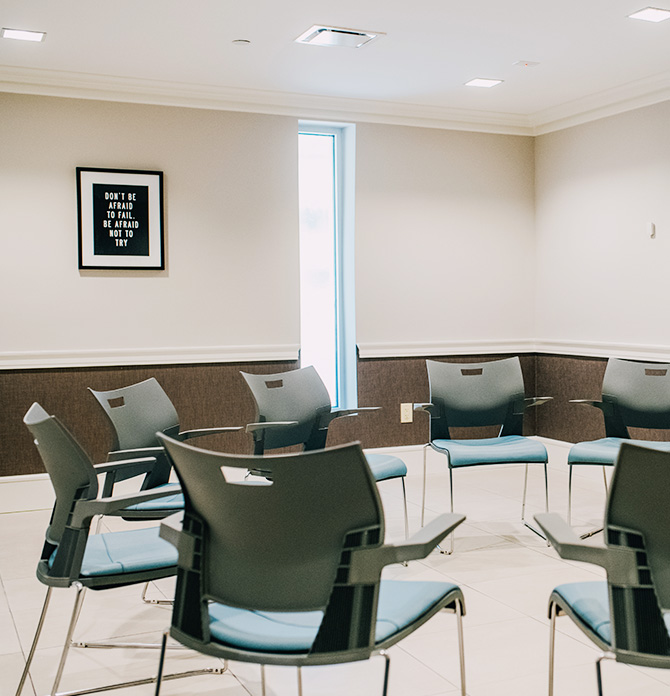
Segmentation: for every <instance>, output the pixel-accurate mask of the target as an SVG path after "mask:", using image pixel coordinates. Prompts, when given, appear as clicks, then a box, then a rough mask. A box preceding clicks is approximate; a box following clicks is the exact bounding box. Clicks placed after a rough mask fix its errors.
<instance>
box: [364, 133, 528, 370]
mask: <svg viewBox="0 0 670 696" xmlns="http://www.w3.org/2000/svg"><path fill="white" fill-rule="evenodd" d="M533 148H534V146H533V139H532V138H529V137H520V136H503V135H490V134H482V133H463V132H456V131H445V130H432V129H426V128H403V127H395V126H383V125H371V124H360V125H358V127H357V133H356V151H357V161H356V318H357V340H358V344H359V346H360V350H361V355H362V356H363V357H376V356H397V355H428V356H430V355H432V354H435V353H438V354H448V353H449V352H451V351H453V350H454V348H455V347H456V345H459V346H462V350H461V352H463V353H466V354H467V353H470V352H472V350H473V348H475V349H477V348H478V347H480V346H481V347H483V351H482V352H488V353H492V352H497V351H496V345H495V344H508V343H510V342H512V343H515V344H516V345H515V346H513V347H512V350H515V349H516V350H518V349H519V348H518V346H519V345H523V347H526V346H527V342H528V340H529V339H531V338H532V337H533V336H534V326H533V322H534V317H533V308H534V299H533V287H534V283H535V239H534V204H533V200H534V191H533V185H534V184H533ZM492 344H493V345H492ZM522 349H523V348H522Z"/></svg>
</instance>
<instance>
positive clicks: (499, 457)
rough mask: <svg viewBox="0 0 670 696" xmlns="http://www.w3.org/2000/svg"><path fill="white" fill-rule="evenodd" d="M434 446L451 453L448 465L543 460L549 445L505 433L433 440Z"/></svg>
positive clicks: (538, 461) (520, 462)
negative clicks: (465, 438)
mask: <svg viewBox="0 0 670 696" xmlns="http://www.w3.org/2000/svg"><path fill="white" fill-rule="evenodd" d="M431 446H432V447H433V448H434V449H436V450H437V451H439V452H443V453H445V454H447V455H448V457H449V465H450V466H452V467H458V466H476V465H477V464H497V463H500V462H504V463H506V464H509V463H519V464H525V463H535V462H537V463H540V464H543V463H545V462H546V461H547V449H546V447H545V446H544V445H543V444H542V443H541V442H536V441H535V440H529V439H528V438H526V437H523V436H522V435H506V436H503V437H490V438H483V439H475V440H433V441H432V442H431Z"/></svg>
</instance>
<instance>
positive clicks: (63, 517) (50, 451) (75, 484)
mask: <svg viewBox="0 0 670 696" xmlns="http://www.w3.org/2000/svg"><path fill="white" fill-rule="evenodd" d="M23 422H24V423H25V424H26V426H27V427H28V430H29V431H30V433H31V434H32V436H33V438H34V439H35V445H36V446H37V450H38V451H39V453H40V457H41V458H42V461H43V462H44V467H45V468H46V470H47V473H48V474H49V478H50V479H51V484H52V486H53V488H54V492H55V494H56V502H55V504H54V509H53V513H52V517H51V521H50V524H49V529H48V530H47V535H46V536H47V541H48V542H50V543H51V544H54V545H57V544H58V543H59V542H60V541H61V538H62V536H63V532H64V530H65V528H66V526H67V523H68V518H69V516H70V513H71V512H72V508H73V506H74V503H75V502H76V501H77V500H82V499H86V500H92V499H94V498H96V497H97V495H98V479H97V476H96V473H95V469H94V468H93V463H92V462H91V459H90V458H89V456H88V455H87V454H86V452H84V450H83V449H82V448H81V446H80V445H79V443H78V442H77V441H76V440H75V439H74V437H73V436H72V434H71V433H70V431H69V430H68V429H67V428H66V427H65V426H64V425H63V424H62V423H61V422H60V421H59V420H58V419H57V418H56V417H55V416H50V415H49V414H48V413H47V412H46V411H45V410H44V409H43V408H42V407H41V406H40V405H39V404H38V403H34V404H33V405H32V406H31V407H30V409H29V410H28V412H27V413H26V415H25V417H24V418H23Z"/></svg>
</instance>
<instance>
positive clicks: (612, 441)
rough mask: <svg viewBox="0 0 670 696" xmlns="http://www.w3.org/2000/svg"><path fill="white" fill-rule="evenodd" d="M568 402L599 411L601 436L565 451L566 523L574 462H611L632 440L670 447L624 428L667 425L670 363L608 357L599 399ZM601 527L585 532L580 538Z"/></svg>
mask: <svg viewBox="0 0 670 696" xmlns="http://www.w3.org/2000/svg"><path fill="white" fill-rule="evenodd" d="M570 403H573V404H585V405H587V406H594V407H595V408H598V409H600V411H602V414H603V417H604V420H605V437H604V438H601V439H599V440H591V441H588V442H578V443H577V444H576V445H573V447H571V448H570V452H569V453H568V467H569V473H568V524H571V522H572V468H573V467H574V466H578V465H585V466H602V467H603V480H604V481H605V489H606V490H607V478H606V476H605V467H606V466H613V465H614V462H615V461H616V458H617V455H618V454H619V448H620V447H621V443H622V442H625V441H627V440H628V441H630V442H636V443H639V444H640V445H644V446H647V447H652V448H654V449H659V450H664V451H670V442H652V441H647V440H632V439H631V437H630V433H629V430H628V428H665V429H668V428H670V364H666V363H649V362H638V361H635V360H622V359H620V358H610V359H609V360H608V362H607V367H606V368H605V375H604V377H603V386H602V400H601V401H593V400H590V399H574V400H572V401H571V402H570ZM600 531H602V527H600V528H597V529H594V530H591V531H589V532H586V533H585V534H584V535H583V538H586V537H588V536H591V535H593V534H596V533H598V532H600Z"/></svg>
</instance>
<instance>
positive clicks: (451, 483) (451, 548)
mask: <svg viewBox="0 0 670 696" xmlns="http://www.w3.org/2000/svg"><path fill="white" fill-rule="evenodd" d="M449 501H450V510H451V512H453V511H454V470H453V469H452V468H451V467H449ZM437 548H438V549H440V553H444V554H447V555H449V556H450V555H451V554H452V553H453V552H454V532H452V533H451V534H450V535H449V551H445V550H444V549H443V548H442V547H441V546H440V545H439V544H438V546H437Z"/></svg>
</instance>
